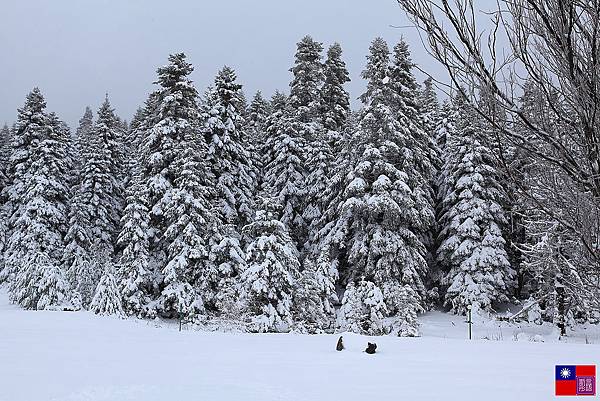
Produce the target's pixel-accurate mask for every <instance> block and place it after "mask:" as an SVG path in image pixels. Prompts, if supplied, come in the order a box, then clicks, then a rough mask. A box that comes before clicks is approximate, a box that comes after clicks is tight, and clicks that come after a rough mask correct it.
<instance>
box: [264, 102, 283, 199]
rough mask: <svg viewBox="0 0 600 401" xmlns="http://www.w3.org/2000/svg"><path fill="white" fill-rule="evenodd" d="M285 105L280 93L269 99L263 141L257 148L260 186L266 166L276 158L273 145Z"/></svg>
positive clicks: (280, 124)
mask: <svg viewBox="0 0 600 401" xmlns="http://www.w3.org/2000/svg"><path fill="white" fill-rule="evenodd" d="M286 104H287V97H286V95H285V94H284V93H282V92H280V91H275V93H274V94H273V96H272V97H271V101H270V106H271V107H270V110H269V115H268V116H267V118H266V120H265V124H264V139H263V141H262V146H259V147H258V150H259V154H260V159H261V166H262V169H261V185H262V183H264V175H265V170H266V166H267V165H268V164H269V163H271V162H272V161H273V160H275V158H276V157H277V153H276V152H275V151H274V149H273V148H274V145H275V139H276V138H277V133H278V132H279V131H280V129H281V127H282V122H283V121H282V120H283V119H282V117H283V115H284V112H285V109H286ZM261 188H262V187H261Z"/></svg>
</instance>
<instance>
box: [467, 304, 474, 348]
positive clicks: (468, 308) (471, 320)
mask: <svg viewBox="0 0 600 401" xmlns="http://www.w3.org/2000/svg"><path fill="white" fill-rule="evenodd" d="M467 310H468V312H467V313H468V315H469V320H468V321H467V323H469V340H472V339H473V328H472V325H473V319H471V305H469V306H467Z"/></svg>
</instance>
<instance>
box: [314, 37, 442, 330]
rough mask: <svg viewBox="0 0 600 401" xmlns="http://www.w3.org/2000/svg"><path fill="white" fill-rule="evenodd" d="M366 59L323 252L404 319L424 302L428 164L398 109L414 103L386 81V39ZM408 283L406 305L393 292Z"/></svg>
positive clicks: (417, 134) (415, 130)
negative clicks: (359, 106) (336, 211)
mask: <svg viewBox="0 0 600 401" xmlns="http://www.w3.org/2000/svg"><path fill="white" fill-rule="evenodd" d="M367 59H368V63H367V68H366V69H365V71H364V72H363V77H364V78H365V79H367V80H368V83H367V91H366V92H365V94H364V95H363V96H362V97H361V98H362V100H363V102H364V103H365V107H364V109H363V111H362V112H361V114H360V119H359V123H358V127H357V131H356V132H355V133H354V135H353V137H352V140H351V146H353V148H354V156H353V166H352V169H351V171H350V173H349V174H348V181H347V184H346V187H345V188H344V193H343V206H342V210H341V212H340V215H339V218H338V220H337V222H336V226H335V228H333V229H332V230H331V232H330V233H329V239H328V242H329V243H327V244H325V246H324V247H323V252H328V253H329V257H335V258H338V263H339V265H340V267H343V268H344V269H343V271H340V273H341V278H342V280H343V281H342V282H343V283H350V282H353V281H354V282H356V281H357V280H358V278H359V277H365V278H367V281H369V282H372V283H373V284H374V285H375V286H376V287H377V288H378V289H379V290H380V291H381V292H382V294H383V299H384V301H385V304H386V311H387V313H388V314H390V315H394V314H397V313H406V309H407V308H408V309H410V313H412V314H414V313H417V312H420V311H422V310H423V309H424V306H425V303H426V296H427V293H426V290H425V286H424V283H423V279H424V277H425V275H426V273H427V264H426V261H425V255H426V250H425V246H424V245H423V242H422V236H423V233H425V232H426V231H427V230H428V229H429V227H431V224H432V221H433V210H432V206H431V203H430V199H429V198H428V196H427V195H428V194H427V191H428V189H427V181H426V179H425V177H424V174H425V172H426V171H428V170H427V167H428V164H427V160H426V156H425V155H423V154H422V153H420V152H418V149H419V147H420V146H421V145H420V144H419V143H418V141H419V140H420V139H421V138H422V132H421V131H419V127H418V125H417V124H416V123H415V122H414V121H411V120H410V118H409V115H404V114H402V110H403V109H402V108H400V107H399V105H400V104H408V103H409V101H413V100H411V99H409V100H406V101H405V100H403V99H402V98H401V97H400V96H399V95H398V93H399V92H398V83H397V82H395V81H392V80H391V79H390V67H389V49H388V47H387V44H386V43H385V41H384V40H383V39H381V38H378V39H375V40H374V41H373V43H372V45H371V48H370V55H369V56H368V57H367ZM423 158H425V160H423ZM332 247H333V248H336V250H332V249H331V248H332ZM405 285H406V286H408V287H410V288H411V289H412V290H413V293H414V302H412V304H410V305H409V306H407V305H406V297H405V296H404V295H403V294H402V293H401V292H399V291H398V288H402V287H403V286H405ZM369 291H370V290H369ZM369 296H371V295H369ZM373 296H374V295H373ZM350 299H351V297H348V298H346V300H347V301H348V300H350ZM372 316H375V315H372ZM372 324H373V325H374V327H378V325H379V323H378V322H377V321H375V320H374V321H373V322H372ZM363 330H365V331H368V330H366V329H364V328H363ZM373 330H375V331H378V330H379V329H378V328H374V329H373Z"/></svg>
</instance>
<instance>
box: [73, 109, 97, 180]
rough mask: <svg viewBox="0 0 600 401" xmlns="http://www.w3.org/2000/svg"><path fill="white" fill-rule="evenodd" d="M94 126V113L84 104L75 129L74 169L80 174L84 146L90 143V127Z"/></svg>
mask: <svg viewBox="0 0 600 401" xmlns="http://www.w3.org/2000/svg"><path fill="white" fill-rule="evenodd" d="M93 128H94V113H93V112H92V109H91V108H90V107H89V106H86V108H85V111H84V113H83V116H82V117H81V118H80V119H79V126H78V127H77V130H75V155H76V157H75V160H74V162H75V170H76V171H77V173H78V175H80V174H81V168H82V166H83V161H84V153H85V149H86V147H87V146H88V145H89V143H90V139H91V133H92V129H93Z"/></svg>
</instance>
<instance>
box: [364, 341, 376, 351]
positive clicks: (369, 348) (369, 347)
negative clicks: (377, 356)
mask: <svg viewBox="0 0 600 401" xmlns="http://www.w3.org/2000/svg"><path fill="white" fill-rule="evenodd" d="M367 344H368V345H367V349H366V350H365V352H366V353H367V354H374V353H375V350H376V349H377V344H375V343H367Z"/></svg>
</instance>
